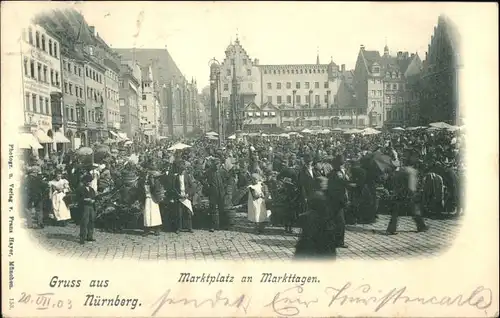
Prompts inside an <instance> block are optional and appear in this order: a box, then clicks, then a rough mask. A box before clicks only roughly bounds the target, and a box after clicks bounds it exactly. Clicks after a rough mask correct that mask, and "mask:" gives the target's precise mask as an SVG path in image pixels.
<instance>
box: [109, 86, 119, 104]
mask: <svg viewBox="0 0 500 318" xmlns="http://www.w3.org/2000/svg"><path fill="white" fill-rule="evenodd" d="M106 98H107V99H109V100H111V101H114V102H118V100H119V99H120V93H118V92H117V91H115V90H113V89H112V88H110V87H106Z"/></svg>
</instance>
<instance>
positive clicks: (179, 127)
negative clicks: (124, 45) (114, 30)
mask: <svg viewBox="0 0 500 318" xmlns="http://www.w3.org/2000/svg"><path fill="white" fill-rule="evenodd" d="M115 51H116V52H118V53H119V54H120V55H121V56H122V58H123V59H124V60H135V61H137V63H139V64H140V65H151V69H152V73H153V78H154V80H155V81H158V90H159V100H160V110H161V116H160V119H161V129H160V134H161V135H164V136H166V135H182V134H185V133H186V132H188V131H191V130H192V129H193V122H192V121H191V120H192V119H193V118H194V116H190V115H189V114H190V111H189V109H186V108H184V107H188V106H189V105H190V104H189V103H186V102H187V101H188V100H191V96H197V95H194V94H190V93H189V92H190V91H193V92H194V90H193V89H192V88H189V86H190V85H189V82H188V80H187V79H186V77H185V76H184V75H183V74H182V72H181V71H180V69H179V67H178V66H177V65H176V64H175V61H174V60H173V58H172V56H171V55H170V53H169V52H168V50H167V49H166V48H165V49H135V48H134V49H131V48H130V49H115ZM188 94H189V98H187V97H188Z"/></svg>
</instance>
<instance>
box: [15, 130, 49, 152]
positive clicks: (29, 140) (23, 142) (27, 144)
mask: <svg viewBox="0 0 500 318" xmlns="http://www.w3.org/2000/svg"><path fill="white" fill-rule="evenodd" d="M19 148H20V149H42V148H43V146H42V145H40V143H39V142H38V140H37V139H36V138H35V136H33V134H31V133H21V135H20V136H19Z"/></svg>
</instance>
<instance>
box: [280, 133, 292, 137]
mask: <svg viewBox="0 0 500 318" xmlns="http://www.w3.org/2000/svg"><path fill="white" fill-rule="evenodd" d="M279 136H280V137H286V138H290V135H289V134H286V133H282V134H279Z"/></svg>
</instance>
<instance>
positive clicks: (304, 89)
mask: <svg viewBox="0 0 500 318" xmlns="http://www.w3.org/2000/svg"><path fill="white" fill-rule="evenodd" d="M225 55H226V56H225V58H224V60H223V61H222V63H221V66H220V68H221V70H220V72H221V85H222V94H221V95H222V96H221V98H222V107H223V109H224V110H225V112H224V113H225V115H226V117H231V112H233V113H234V114H235V115H236V117H238V116H244V117H245V118H244V120H243V126H244V128H245V129H250V126H256V127H254V128H258V127H265V128H272V127H308V126H318V125H323V126H330V124H331V113H332V111H331V109H332V108H333V105H334V102H335V96H336V95H337V91H338V89H339V86H340V82H341V74H342V73H341V70H340V68H339V67H338V65H337V64H335V63H334V62H333V60H332V61H331V62H330V63H328V64H321V63H320V61H319V56H318V57H317V59H316V63H315V64H290V65H260V64H259V60H258V59H254V60H253V61H252V60H251V58H250V57H249V55H248V54H247V52H246V51H245V49H244V48H243V47H242V45H241V43H240V41H239V40H238V39H236V41H235V42H234V43H231V44H230V45H229V46H228V47H227V49H226V51H225ZM228 109H229V110H228ZM228 114H229V116H228ZM233 116H234V115H233ZM255 116H258V117H259V118H258V119H256V118H255ZM227 120H229V121H231V120H238V118H236V119H234V118H233V119H230V118H228V119H227ZM227 120H226V121H227Z"/></svg>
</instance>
